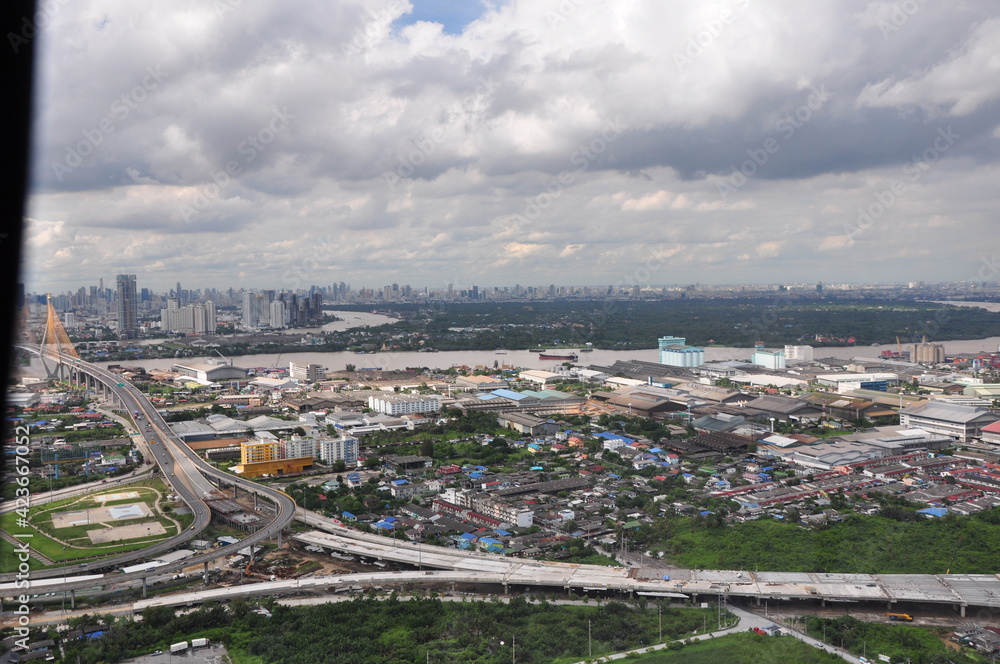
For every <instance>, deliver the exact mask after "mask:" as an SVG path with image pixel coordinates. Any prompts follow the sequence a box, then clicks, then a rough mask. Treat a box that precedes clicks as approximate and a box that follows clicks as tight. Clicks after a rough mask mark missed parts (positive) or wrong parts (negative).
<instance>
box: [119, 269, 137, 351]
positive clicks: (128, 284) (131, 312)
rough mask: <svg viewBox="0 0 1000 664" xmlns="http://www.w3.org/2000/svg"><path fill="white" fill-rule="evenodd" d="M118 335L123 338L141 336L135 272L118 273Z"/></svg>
mask: <svg viewBox="0 0 1000 664" xmlns="http://www.w3.org/2000/svg"><path fill="white" fill-rule="evenodd" d="M118 336H119V337H121V338H122V339H134V338H135V337H137V336H139V304H138V300H137V298H136V288H135V275H134V274H119V275H118Z"/></svg>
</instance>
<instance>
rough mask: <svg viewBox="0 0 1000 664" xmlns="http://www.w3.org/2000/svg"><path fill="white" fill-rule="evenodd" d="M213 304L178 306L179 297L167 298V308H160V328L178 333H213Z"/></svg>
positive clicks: (214, 317)
mask: <svg viewBox="0 0 1000 664" xmlns="http://www.w3.org/2000/svg"><path fill="white" fill-rule="evenodd" d="M216 324H217V323H216V316H215V304H214V303H212V302H205V303H204V304H190V305H188V306H186V307H182V306H180V299H179V298H176V297H168V298H167V308H166V309H160V329H162V330H165V331H167V332H176V333H178V334H215V329H216Z"/></svg>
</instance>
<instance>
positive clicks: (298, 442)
mask: <svg viewBox="0 0 1000 664" xmlns="http://www.w3.org/2000/svg"><path fill="white" fill-rule="evenodd" d="M318 454H319V442H318V441H317V440H316V439H315V438H313V437H312V436H299V435H294V434H293V435H292V437H291V438H285V439H282V441H281V458H282V459H297V458H299V457H313V458H316V456H317V455H318Z"/></svg>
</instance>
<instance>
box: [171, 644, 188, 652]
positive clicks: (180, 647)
mask: <svg viewBox="0 0 1000 664" xmlns="http://www.w3.org/2000/svg"><path fill="white" fill-rule="evenodd" d="M187 649H188V642H187V641H181V642H180V643H174V644H172V645H171V646H170V652H171V653H175V652H184V651H185V650H187Z"/></svg>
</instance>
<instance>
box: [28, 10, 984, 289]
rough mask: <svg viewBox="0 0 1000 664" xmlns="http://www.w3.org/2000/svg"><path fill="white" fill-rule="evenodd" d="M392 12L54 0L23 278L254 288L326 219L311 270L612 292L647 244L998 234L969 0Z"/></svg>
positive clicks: (951, 261)
mask: <svg viewBox="0 0 1000 664" xmlns="http://www.w3.org/2000/svg"><path fill="white" fill-rule="evenodd" d="M223 2H224V0H223ZM220 7H222V9H221V10H220V9H219V8H220ZM398 7H404V4H403V3H390V2H381V1H379V0H352V1H345V2H338V3H332V4H331V3H321V2H312V3H309V4H307V5H306V6H303V7H299V8H298V9H297V10H296V11H294V12H290V11H288V8H287V7H285V6H283V5H280V4H276V3H263V4H247V3H239V4H236V3H232V4H230V5H226V4H220V3H216V4H215V5H212V4H204V3H194V2H192V3H178V4H174V3H171V4H169V5H162V6H154V7H143V8H141V9H139V8H137V7H136V6H135V5H134V3H126V2H124V1H123V0H98V1H97V2H93V3H87V5H86V6H82V5H73V4H72V3H70V4H66V5H64V6H61V8H60V13H59V15H58V16H57V19H56V20H55V21H54V22H53V23H52V25H50V26H49V27H47V29H46V32H45V34H43V35H42V36H41V37H40V40H41V46H42V53H41V75H40V85H39V99H38V103H37V127H36V132H35V134H36V138H35V159H34V166H33V180H34V187H35V190H34V194H33V195H32V197H31V200H30V220H29V225H28V232H29V236H30V239H29V255H30V261H29V264H28V265H27V270H26V272H27V274H26V276H27V281H28V284H29V288H38V289H57V290H58V289H64V288H70V287H75V286H76V285H79V284H80V283H84V282H92V281H96V279H97V278H99V277H101V276H107V275H109V274H111V273H112V272H113V271H115V270H118V269H125V270H127V271H130V272H136V273H138V274H145V275H147V277H146V278H147V279H149V280H150V283H152V282H155V281H156V280H162V284H161V285H166V284H169V283H172V282H173V281H175V280H176V279H175V276H174V275H175V273H178V272H182V271H183V272H184V273H185V275H186V276H185V280H186V281H195V282H197V281H199V280H201V279H203V280H204V285H205V286H225V285H230V284H232V285H241V284H245V285H252V286H264V285H271V286H274V285H275V284H276V283H277V281H278V280H279V279H280V275H281V274H282V273H283V271H284V270H286V269H287V265H288V263H289V262H290V261H294V260H295V256H297V255H301V253H302V252H303V251H309V249H310V246H311V244H312V243H314V242H315V241H316V239H317V238H320V237H327V236H330V237H335V238H338V241H339V242H341V243H342V245H343V251H342V252H340V255H338V260H337V261H336V264H333V265H331V266H329V267H328V268H324V269H323V270H317V271H316V273H315V274H314V275H313V276H314V277H315V281H316V283H325V282H327V281H331V280H336V281H339V280H341V279H344V280H349V281H351V282H352V283H354V284H358V285H361V284H365V283H369V284H377V283H381V282H383V281H385V280H386V278H388V277H387V276H386V275H389V274H391V275H393V276H392V278H393V279H397V280H406V281H410V282H411V283H413V284H415V285H416V284H423V283H428V284H436V283H440V282H441V281H442V277H441V273H442V271H445V272H449V273H454V274H466V275H475V279H478V280H481V283H483V284H487V283H497V284H501V283H502V284H507V283H515V282H520V283H529V282H530V281H531V280H539V281H541V282H544V283H551V282H559V283H569V282H575V283H604V282H613V281H614V279H615V278H617V277H618V276H619V275H620V274H622V273H626V272H628V271H630V267H629V266H630V265H631V264H632V262H633V261H635V260H637V258H639V257H641V256H642V255H644V254H645V253H646V252H648V251H650V250H651V249H650V248H651V247H655V248H656V251H661V252H665V253H669V255H670V260H669V261H665V267H664V268H663V269H662V270H660V271H659V272H657V273H656V274H654V275H652V277H651V280H653V282H654V283H673V282H693V281H701V282H713V281H716V282H718V281H727V282H729V281H739V280H747V281H774V280H793V279H796V278H800V277H802V278H805V276H806V275H804V274H803V272H807V273H808V278H809V279H813V278H822V279H824V280H827V281H844V280H854V279H871V280H876V279H878V280H906V279H911V278H922V279H929V278H941V279H944V278H958V279H960V278H964V277H965V276H966V275H964V274H963V273H962V272H961V268H960V267H959V266H960V264H961V260H962V257H961V255H959V254H958V253H957V252H958V246H957V245H956V244H955V243H953V242H946V241H942V242H941V244H935V245H931V246H935V252H934V256H933V257H931V256H929V255H925V253H924V252H925V247H926V246H927V242H928V238H931V239H933V238H938V237H940V238H941V239H942V240H947V239H953V238H954V237H955V233H956V231H959V232H961V231H965V232H966V233H968V234H970V235H977V234H978V235H981V236H989V234H991V233H992V228H993V226H992V224H993V220H992V219H991V218H990V216H989V214H988V213H987V212H986V211H987V210H989V209H994V208H995V194H994V193H993V192H994V189H995V186H994V185H993V183H994V182H995V181H996V170H997V159H998V146H1000V121H998V120H997V117H998V113H997V110H998V103H1000V102H998V98H1000V84H998V81H1000V76H997V74H998V70H1000V56H998V55H997V52H996V49H995V44H996V43H997V40H998V39H1000V14H998V12H997V9H995V8H994V7H993V6H992V5H991V4H990V3H987V2H985V1H980V2H973V1H969V2H964V3H960V4H957V5H954V6H951V5H949V6H940V5H932V4H930V3H892V2H864V1H861V0H855V1H854V2H847V3H841V4H840V5H838V6H836V7H831V6H825V5H820V6H803V5H801V3H795V2H791V1H790V0H753V1H752V2H750V1H747V0H730V1H728V2H719V3H709V4H699V5H697V6H691V7H676V6H667V5H666V4H665V3H648V4H647V5H628V4H625V3H614V2H599V1H597V0H591V1H590V2H584V3H580V5H579V7H578V8H576V9H575V10H574V11H567V10H566V6H565V5H560V4H559V3H556V2H539V3H528V2H510V3H508V4H503V5H498V6H497V7H495V8H492V9H487V10H484V11H485V13H484V14H483V15H482V16H481V17H480V18H479V19H478V20H476V21H474V22H472V23H471V24H469V25H468V26H467V27H466V29H465V31H464V32H463V33H462V34H460V35H450V34H444V33H442V32H441V30H440V27H439V26H435V25H433V24H432V23H427V22H423V23H416V24H413V25H408V26H405V27H399V26H397V25H394V24H393V21H394V20H395V19H396V18H398V17H399V13H400V12H399V10H398V9H394V8H398ZM817 100H821V101H817ZM276 113H277V114H279V115H281V117H285V116H287V120H283V121H282V122H281V123H279V124H280V125H281V126H280V128H278V126H277V125H273V124H272V123H273V122H274V118H275V114H276ZM609 126H611V127H615V129H614V130H613V131H609V129H608V128H609ZM947 128H950V131H951V132H953V133H954V134H956V135H958V136H959V137H960V138H958V139H957V140H955V141H954V142H953V144H951V145H949V146H948V149H947V150H946V151H941V152H939V153H936V154H933V155H932V156H933V157H934V161H933V163H930V164H925V165H926V166H927V168H926V169H924V168H922V167H921V169H920V170H919V171H918V177H917V178H915V179H907V178H908V177H909V176H907V175H906V171H905V169H907V168H908V167H910V168H912V165H913V160H914V158H915V157H917V158H920V155H922V154H923V153H924V151H925V150H929V149H932V148H933V145H934V141H935V138H936V137H937V136H938V131H939V130H941V129H947ZM748 159H749V160H750V162H748V161H747V160H748ZM739 176H743V178H742V181H740V182H737V181H738V180H740V179H741V178H740V177H739ZM734 178H735V179H734ZM894 180H899V181H901V182H903V183H904V184H905V188H904V189H905V190H903V191H902V192H901V193H900V195H898V196H897V197H896V200H895V201H894V203H893V205H892V206H891V207H890V208H889V209H888V210H887V211H886V213H885V214H884V216H882V217H881V218H880V219H879V220H878V221H877V223H875V224H874V225H872V226H871V227H870V228H867V229H866V230H865V232H864V233H861V234H857V233H855V234H853V235H850V236H849V234H848V233H847V232H846V231H845V226H848V225H849V224H850V223H852V222H854V221H856V218H857V215H858V212H857V210H858V208H864V207H865V206H867V205H869V204H870V203H871V201H872V200H875V199H873V197H874V196H876V195H877V194H878V193H879V192H881V191H884V190H886V188H887V187H889V186H891V184H892V182H893V181H894ZM720 182H722V183H723V184H728V186H729V189H726V188H725V187H722V188H720ZM220 183H221V184H220ZM199 197H200V198H199ZM192 208H193V209H194V210H195V212H196V213H195V214H191V213H190V210H191V209H192ZM903 231H905V232H903ZM888 237H892V238H893V247H892V250H891V251H888V252H887V251H886V247H885V245H884V244H883V242H884V241H885V238H888ZM199 238H211V239H210V240H209V241H207V242H206V241H203V240H202V239H199ZM249 247H253V248H254V250H253V251H247V248H249ZM951 251H953V252H955V254H953V255H950V254H948V253H947V252H951ZM942 252H944V253H942ZM248 257H250V258H248ZM876 257H877V259H876ZM720 266H724V267H722V268H721V269H720ZM237 277H238V278H239V279H240V282H239V283H236V282H235V281H233V280H234V279H235V278H237ZM219 280H221V282H220V281H219ZM470 281H471V279H470Z"/></svg>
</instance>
